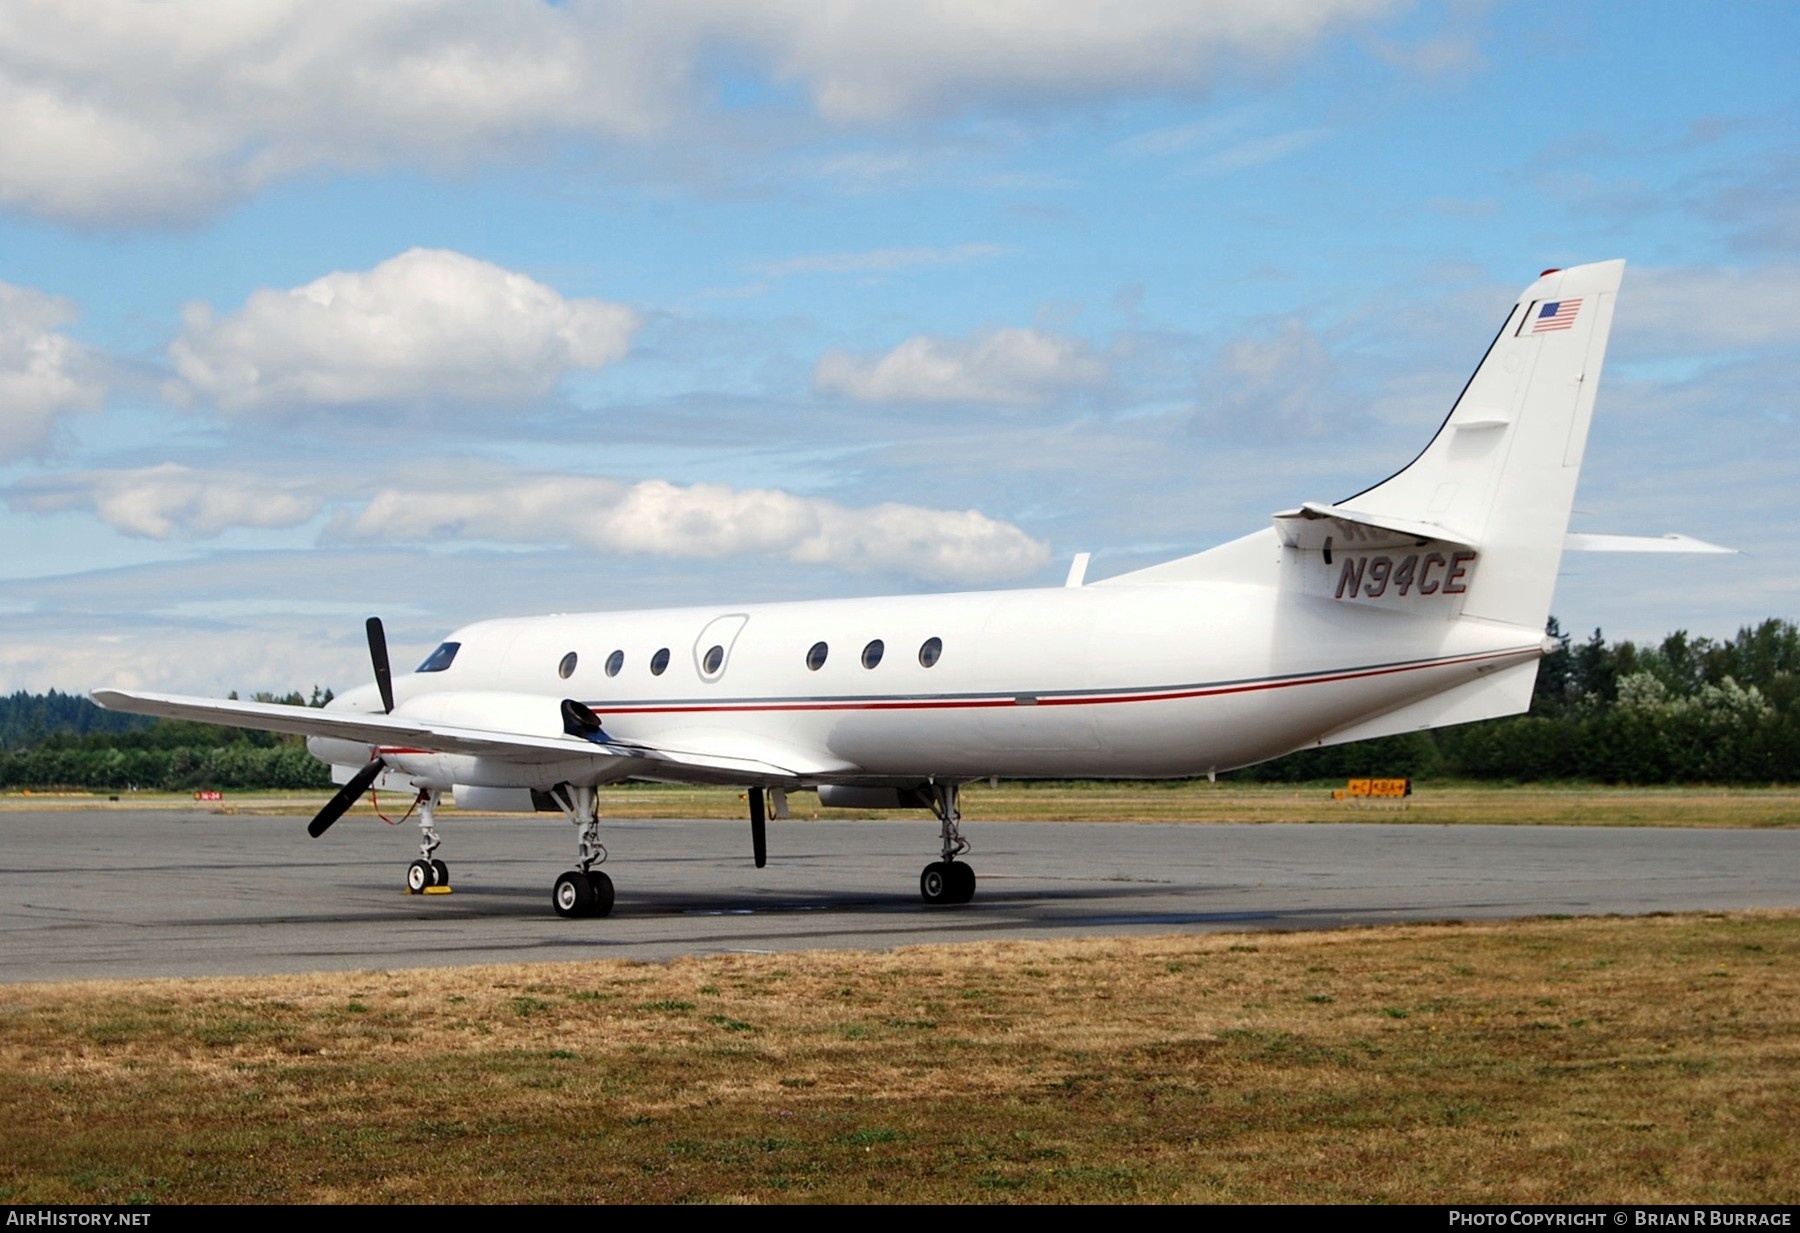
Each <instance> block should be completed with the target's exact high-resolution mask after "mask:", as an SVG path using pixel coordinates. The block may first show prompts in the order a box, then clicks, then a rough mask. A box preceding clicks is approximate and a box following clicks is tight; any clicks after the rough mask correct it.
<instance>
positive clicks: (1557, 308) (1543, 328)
mask: <svg viewBox="0 0 1800 1233" xmlns="http://www.w3.org/2000/svg"><path fill="white" fill-rule="evenodd" d="M1580 311H1581V301H1580V300H1547V301H1545V302H1544V305H1543V307H1541V308H1539V309H1538V313H1537V316H1536V317H1534V318H1532V321H1531V332H1532V333H1533V334H1548V333H1549V332H1550V331H1551V330H1566V329H1568V328H1569V327H1570V326H1572V325H1574V324H1575V314H1576V313H1578V312H1580Z"/></svg>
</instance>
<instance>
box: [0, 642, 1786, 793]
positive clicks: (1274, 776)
mask: <svg viewBox="0 0 1800 1233" xmlns="http://www.w3.org/2000/svg"><path fill="white" fill-rule="evenodd" d="M1549 634H1550V636H1551V637H1552V638H1554V639H1555V640H1556V649H1555V650H1554V651H1552V652H1551V653H1550V654H1549V655H1547V656H1545V658H1544V660H1543V662H1542V664H1541V665H1540V666H1539V668H1538V678H1537V687H1536V690H1535V691H1534V693H1533V696H1532V701H1531V710H1530V712H1529V713H1528V714H1525V715H1520V716H1515V717H1513V718H1510V719H1494V720H1486V721H1484V722H1481V723H1474V724H1463V725H1460V726H1458V727H1454V728H1438V729H1435V730H1432V731H1429V732H1417V733H1409V734H1407V735H1404V736H1392V737H1384V738H1382V739H1380V740H1374V741H1362V742H1358V743H1356V744H1352V745H1336V746H1330V747H1327V748H1324V749H1309V750H1302V751H1300V752H1299V753H1293V754H1289V755H1288V756H1287V757H1285V758H1278V759H1276V760H1275V761H1273V762H1268V763H1264V764H1263V765H1261V766H1254V767H1249V768H1246V769H1245V770H1241V771H1235V772H1232V775H1231V777H1232V778H1235V779H1238V780H1246V781H1264V782H1268V781H1275V782H1297V781H1305V780H1330V779H1349V778H1353V777H1358V776H1365V775H1367V776H1382V777H1387V776H1395V777H1397V776H1408V777H1410V778H1413V779H1433V778H1460V779H1476V780H1496V781H1508V780H1510V781H1540V780H1559V781H1583V780H1585V781H1589V782H1597V783H1617V784H1666V783H1720V784H1758V783H1794V782H1800V628H1796V626H1795V624H1794V623H1793V622H1792V621H1786V620H1775V619H1771V620H1768V621H1764V622H1763V623H1762V624H1760V625H1758V626H1756V627H1755V628H1753V629H1752V628H1745V629H1742V630H1739V631H1738V635H1737V637H1735V638H1727V639H1724V640H1722V641H1714V640H1712V639H1710V638H1693V637H1690V636H1689V635H1688V634H1687V633H1686V632H1685V631H1677V632H1675V633H1673V634H1670V635H1669V636H1668V637H1666V638H1664V639H1663V640H1662V642H1661V643H1660V644H1659V645H1657V646H1653V647H1652V646H1642V647H1640V646H1637V645H1635V644H1634V643H1631V642H1608V641H1607V640H1606V639H1605V638H1604V637H1603V636H1602V634H1601V632H1600V631H1599V630H1595V631H1594V632H1593V634H1592V635H1591V636H1590V637H1589V638H1588V639H1587V640H1586V641H1583V642H1574V641H1572V640H1571V639H1570V638H1568V637H1567V636H1566V635H1564V634H1563V633H1562V631H1561V629H1560V628H1559V627H1558V625H1557V622H1556V621H1555V620H1552V621H1551V622H1550V627H1549ZM232 696H233V697H236V694H233V695H232ZM255 698H256V700H257V701H260V702H280V703H286V704H288V705H290V706H323V705H324V704H325V703H326V702H329V701H330V700H331V691H330V690H328V689H326V690H321V689H319V688H318V687H317V686H315V687H314V688H313V691H312V693H311V695H310V696H306V695H302V694H300V693H298V692H294V693H290V694H288V695H286V696H284V697H277V696H274V695H271V694H266V693H261V694H257V695H255ZM330 787H331V776H330V772H329V770H328V769H327V768H326V767H325V766H324V764H322V763H320V762H317V761H315V760H314V759H313V758H312V757H311V755H309V754H308V753H307V752H306V745H305V742H304V741H303V740H301V739H300V738H298V737H292V736H283V735H279V734H276V733H270V732H250V731H245V730H242V729H235V728H217V727H213V726H211V725H207V724H195V723H187V722H182V721H178V720H166V719H165V720H158V719H147V718H144V717H142V716H136V715H120V714H116V713H114V712H110V711H104V710H101V709H100V708H99V707H97V706H95V705H94V704H93V703H92V702H90V701H88V700H87V699H86V698H83V697H78V696H74V695H70V694H61V693H57V692H55V691H54V690H53V691H51V692H50V693H48V694H41V695H39V694H26V693H23V692H20V693H15V694H13V695H11V696H10V697H0V790H6V789H12V790H17V789H25V788H31V789H54V788H71V789H90V790H104V791H110V792H117V791H124V790H128V789H131V788H138V789H148V790H156V791H177V792H180V791H189V790H193V789H204V788H220V789H224V788H234V789H247V788H248V789H255V788H263V789H269V788H292V789H325V790H329V789H330Z"/></svg>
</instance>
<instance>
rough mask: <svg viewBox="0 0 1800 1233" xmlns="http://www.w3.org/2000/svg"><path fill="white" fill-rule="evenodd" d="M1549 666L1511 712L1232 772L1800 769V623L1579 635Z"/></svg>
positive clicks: (1687, 773)
mask: <svg viewBox="0 0 1800 1233" xmlns="http://www.w3.org/2000/svg"><path fill="white" fill-rule="evenodd" d="M1548 632H1549V635H1550V637H1552V638H1554V639H1555V640H1556V649H1555V650H1554V651H1552V652H1551V653H1550V654H1549V655H1547V656H1545V657H1544V660H1543V662H1542V663H1541V664H1540V665H1539V667H1538V677H1537V686H1536V688H1535V690H1534V691H1533V694H1532V699H1531V710H1530V711H1529V712H1528V713H1527V714H1524V715H1518V716H1513V717H1511V718H1508V719H1491V720H1485V721H1483V722H1481V723H1473V724H1461V725H1458V726H1457V727H1453V728H1437V729H1434V730H1432V731H1429V732H1417V733H1409V734H1406V735H1404V736H1391V737H1383V738H1381V739H1380V740H1374V741H1363V742H1360V743H1357V744H1353V745H1336V746H1330V747H1327V748H1324V749H1310V750H1302V751H1300V752H1299V753H1293V754H1289V755H1288V756H1287V757H1285V758H1278V759H1276V760H1275V761H1273V762H1269V763H1265V764H1263V765H1262V766H1255V767H1249V768H1247V769H1245V770H1242V771H1237V772H1234V775H1235V777H1237V778H1239V779H1247V780H1262V781H1270V780H1274V781H1296V780H1310V779H1336V778H1346V779H1348V778H1351V777H1354V776H1363V775H1371V776H1395V777H1398V776H1403V775H1404V776H1409V777H1411V778H1413V779H1431V778H1440V777H1441V778H1460V779H1481V780H1512V781H1541V780H1585V781H1589V782H1596V783H1616V784H1667V783H1720V784H1756V783H1793V782H1795V781H1797V780H1800V628H1796V627H1795V625H1794V623H1793V622H1792V621H1785V620H1774V619H1771V620H1767V621H1764V622H1763V623H1762V624H1760V625H1758V626H1756V627H1755V628H1748V627H1746V628H1744V629H1741V630H1739V631H1738V635H1737V637H1735V638H1727V639H1724V640H1722V641H1714V640H1713V639H1711V638H1693V637H1690V636H1689V635H1688V634H1687V633H1686V631H1680V630H1678V631H1677V632H1675V633H1672V634H1670V635H1669V636H1668V637H1666V638H1664V639H1663V640H1662V642H1661V644H1660V645H1658V646H1654V647H1651V646H1642V647H1640V646H1637V645H1636V644H1634V643H1632V642H1608V641H1607V640H1606V639H1605V637H1604V636H1603V635H1602V634H1601V632H1600V631H1599V630H1597V629H1596V630H1595V631H1594V632H1593V634H1592V636H1591V637H1589V638H1588V639H1587V640H1586V641H1585V642H1579V643H1577V642H1573V641H1572V640H1571V639H1570V638H1569V637H1568V636H1566V635H1565V634H1564V633H1563V632H1562V630H1561V629H1560V628H1559V627H1558V625H1557V622H1556V621H1555V620H1554V619H1552V620H1551V622H1550V626H1549V631H1548Z"/></svg>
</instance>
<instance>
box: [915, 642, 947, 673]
mask: <svg viewBox="0 0 1800 1233" xmlns="http://www.w3.org/2000/svg"><path fill="white" fill-rule="evenodd" d="M943 653H944V640H943V639H942V638H927V639H925V645H924V646H922V647H920V648H919V666H920V667H921V668H929V667H931V665H933V664H935V663H936V662H937V661H938V656H940V655H942V654H943Z"/></svg>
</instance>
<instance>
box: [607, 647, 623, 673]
mask: <svg viewBox="0 0 1800 1233" xmlns="http://www.w3.org/2000/svg"><path fill="white" fill-rule="evenodd" d="M624 666H625V652H623V651H614V652H613V653H612V654H611V655H608V656H607V657H606V675H607V676H618V675H619V669H621V668H623V667H624Z"/></svg>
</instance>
